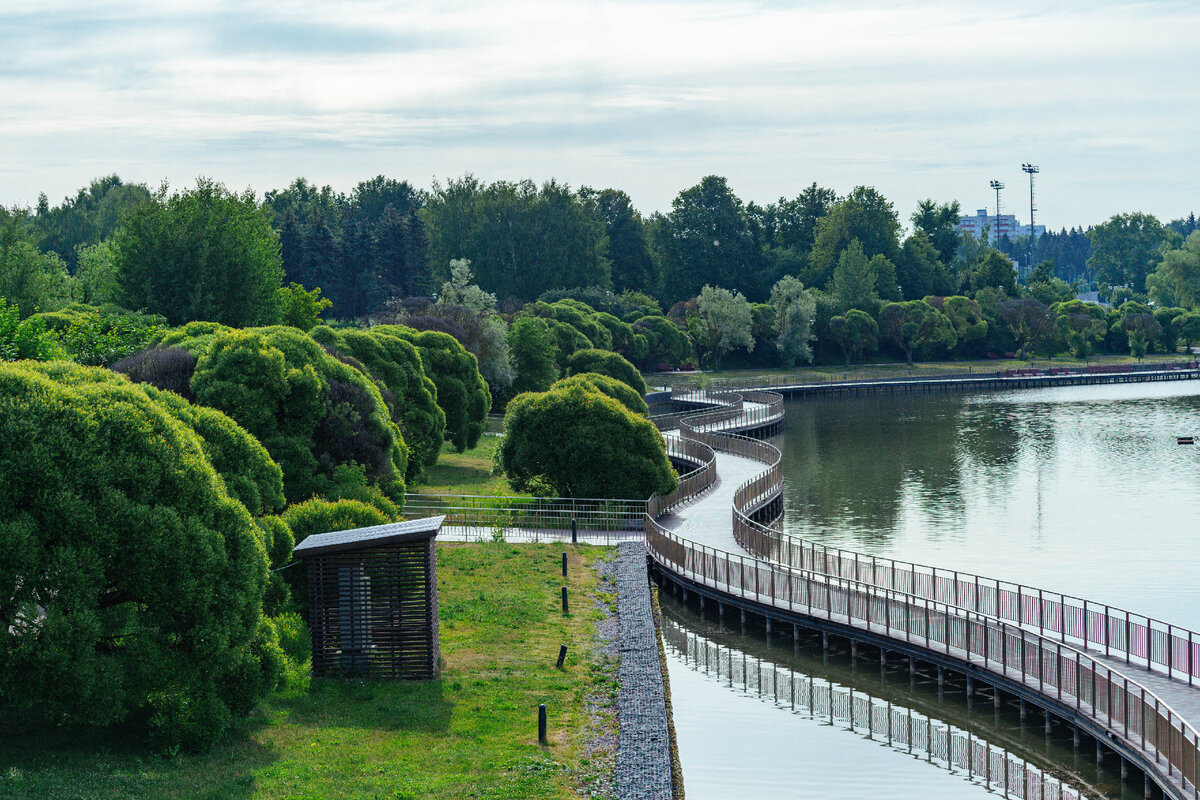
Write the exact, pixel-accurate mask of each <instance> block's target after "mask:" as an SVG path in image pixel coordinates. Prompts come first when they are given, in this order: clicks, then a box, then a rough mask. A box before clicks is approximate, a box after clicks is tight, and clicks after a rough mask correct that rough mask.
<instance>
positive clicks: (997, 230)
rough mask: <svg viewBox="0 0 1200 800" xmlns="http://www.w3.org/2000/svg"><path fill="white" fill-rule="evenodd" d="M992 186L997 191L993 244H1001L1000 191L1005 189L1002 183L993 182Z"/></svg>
mask: <svg viewBox="0 0 1200 800" xmlns="http://www.w3.org/2000/svg"><path fill="white" fill-rule="evenodd" d="M991 186H992V188H993V189H995V190H996V224H995V225H994V226H993V227H992V244H993V245H997V244H1000V190H1001V189H1003V188H1004V183H1003V182H1001V181H992V182H991Z"/></svg>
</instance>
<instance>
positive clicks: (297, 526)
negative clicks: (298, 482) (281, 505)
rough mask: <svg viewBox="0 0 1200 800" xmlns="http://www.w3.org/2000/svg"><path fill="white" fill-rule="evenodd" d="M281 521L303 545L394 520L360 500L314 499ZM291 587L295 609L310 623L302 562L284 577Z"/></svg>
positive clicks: (305, 579)
mask: <svg viewBox="0 0 1200 800" xmlns="http://www.w3.org/2000/svg"><path fill="white" fill-rule="evenodd" d="M280 519H282V520H283V522H284V523H285V524H286V525H287V527H288V529H289V530H290V531H291V532H292V538H293V539H294V540H295V542H296V544H300V543H301V542H303V541H304V540H305V539H307V538H308V537H309V536H313V535H315V534H318V533H330V532H332V531H344V530H351V529H353V528H367V527H370V526H372V525H384V524H386V523H388V522H391V521H392V519H391V518H389V517H388V515H387V514H385V513H383V512H382V511H380V510H379V509H378V508H375V507H374V506H370V505H367V504H366V503H362V502H359V501H358V500H332V501H331V500H325V499H323V498H320V497H314V498H313V499H312V500H307V501H305V502H303V503H298V504H296V505H294V506H288V508H287V510H286V511H284V512H283V514H281V515H280ZM282 574H283V575H284V577H285V580H286V581H287V582H288V584H289V585H290V586H291V599H292V604H293V607H294V608H295V609H296V610H297V611H299V612H300V613H301V615H303V617H304V619H305V620H306V621H307V619H308V573H307V572H306V571H305V566H304V562H303V560H301V562H300V563H299V564H297V565H296V566H294V567H290V568H289V569H287V570H285V571H284V572H283V573H282Z"/></svg>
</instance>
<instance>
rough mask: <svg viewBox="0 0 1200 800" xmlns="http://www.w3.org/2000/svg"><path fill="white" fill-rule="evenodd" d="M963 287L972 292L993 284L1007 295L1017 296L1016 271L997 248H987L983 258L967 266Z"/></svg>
mask: <svg viewBox="0 0 1200 800" xmlns="http://www.w3.org/2000/svg"><path fill="white" fill-rule="evenodd" d="M966 269H967V282H966V287H965V288H970V290H971V291H972V292H978V291H979V290H980V289H983V288H986V287H988V286H994V287H995V288H997V289H1000V290H1001V291H1003V292H1004V293H1005V294H1006V295H1008V296H1009V297H1016V296H1017V272H1016V268H1015V266H1014V265H1013V262H1012V261H1011V260H1009V258H1008V256H1006V255H1004V254H1003V253H1001V252H1000V251H999V250H993V249H990V248H989V249H988V251H987V252H986V253H985V254H984V256H983V258H982V259H980V260H979V261H978V262H976V263H975V264H974V265H973V266H971V267H967V268H966Z"/></svg>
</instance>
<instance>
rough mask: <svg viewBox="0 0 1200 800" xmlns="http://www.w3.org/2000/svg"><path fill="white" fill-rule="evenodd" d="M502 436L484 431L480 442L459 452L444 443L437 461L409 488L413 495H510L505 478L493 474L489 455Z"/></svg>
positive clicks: (510, 491) (492, 453)
mask: <svg viewBox="0 0 1200 800" xmlns="http://www.w3.org/2000/svg"><path fill="white" fill-rule="evenodd" d="M500 439H501V437H500V436H498V435H496V434H490V433H489V434H484V435H483V436H481V437H479V444H478V445H476V446H475V447H474V448H473V449H471V450H466V451H464V452H462V453H457V452H455V451H454V447H453V446H452V445H451V444H450V443H449V442H446V443H445V444H443V445H442V452H441V455H439V456H438V462H437V463H436V464H434V465H433V466H432V467H430V468H429V469H427V470H425V474H424V475H423V476H421V481H420V482H419V483H417V484H415V485H413V486H410V487H409V488H408V490H409V491H410V492H413V493H415V494H475V495H511V494H513V491H512V489H510V488H509V486H508V479H506V478H505V477H504V476H503V475H493V474H492V456H493V455H494V454H495V452H496V448H497V447H499V446H500Z"/></svg>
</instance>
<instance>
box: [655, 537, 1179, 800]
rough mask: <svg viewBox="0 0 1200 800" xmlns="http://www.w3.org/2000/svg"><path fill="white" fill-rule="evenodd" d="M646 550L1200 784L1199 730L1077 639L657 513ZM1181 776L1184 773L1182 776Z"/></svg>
mask: <svg viewBox="0 0 1200 800" xmlns="http://www.w3.org/2000/svg"><path fill="white" fill-rule="evenodd" d="M644 521H645V523H646V548H647V550H648V551H649V552H650V554H651V556H652V557H653V558H654V559H655V560H656V561H657V562H659V563H660V564H662V565H663V566H666V567H668V568H669V569H671V570H672V571H674V572H675V573H676V574H678V575H680V576H682V577H685V578H688V579H690V580H692V581H695V582H697V583H700V584H702V585H704V586H708V587H710V588H713V589H716V590H719V591H722V592H724V593H726V594H728V595H731V596H734V597H740V598H743V599H746V600H750V601H753V602H755V603H760V604H767V605H770V606H772V607H775V608H781V609H783V610H792V611H796V612H797V613H804V614H806V615H807V616H813V617H817V618H823V619H827V620H829V621H830V622H834V623H838V624H844V625H847V626H849V627H852V628H857V629H860V630H861V629H865V630H867V631H869V632H874V633H877V634H882V635H884V636H886V637H888V638H893V639H898V640H899V639H902V640H903V641H905V642H907V643H910V644H914V645H916V646H918V647H923V648H924V649H926V650H930V651H933V652H942V653H945V654H946V655H947V656H948V657H951V658H953V659H955V660H958V661H966V662H968V663H970V664H972V665H973V666H975V667H978V668H982V669H983V670H985V671H987V672H990V673H992V674H997V675H999V676H1001V677H1003V678H1004V679H1006V680H1012V679H1014V677H1015V678H1017V679H1019V681H1020V683H1021V684H1022V685H1024V686H1029V687H1030V688H1036V690H1037V691H1038V692H1039V693H1040V694H1042V695H1044V696H1048V697H1051V698H1054V699H1056V700H1057V702H1058V703H1060V704H1062V705H1065V706H1067V707H1071V706H1073V707H1074V709H1075V711H1076V713H1077V714H1081V715H1083V716H1085V717H1087V718H1089V719H1092V720H1093V721H1095V722H1096V723H1097V724H1098V725H1100V726H1101V727H1102V728H1103V729H1104V730H1106V731H1109V732H1111V733H1113V734H1114V735H1119V736H1120V737H1121V738H1122V739H1123V740H1124V741H1127V742H1129V743H1130V744H1131V745H1134V746H1137V747H1140V748H1141V749H1143V750H1146V751H1148V753H1149V754H1150V755H1152V756H1153V757H1154V759H1155V762H1156V763H1161V760H1163V759H1165V761H1166V765H1167V775H1168V777H1169V778H1174V779H1177V780H1179V781H1180V782H1181V785H1182V786H1183V788H1184V789H1185V790H1186V789H1187V788H1188V786H1189V785H1190V786H1191V789H1192V791H1193V792H1195V791H1196V787H1197V786H1198V785H1200V780H1198V779H1200V774H1198V772H1200V734H1198V733H1197V731H1196V729H1195V728H1194V727H1192V726H1191V725H1190V724H1188V723H1187V721H1186V720H1184V719H1183V718H1182V717H1181V716H1180V715H1179V714H1178V712H1176V711H1175V710H1174V709H1173V708H1172V707H1171V706H1170V705H1168V704H1167V703H1166V702H1164V701H1163V700H1162V699H1161V698H1159V697H1158V696H1157V695H1156V694H1154V693H1153V692H1152V691H1150V690H1149V689H1147V688H1146V687H1144V686H1142V685H1141V684H1139V683H1137V682H1136V681H1131V680H1130V679H1129V678H1128V677H1126V676H1125V675H1123V674H1121V673H1120V672H1117V671H1116V670H1114V669H1112V668H1110V667H1108V666H1107V665H1105V664H1103V663H1101V662H1098V661H1096V660H1095V659H1094V658H1092V657H1091V656H1090V655H1088V654H1087V653H1086V652H1084V651H1081V650H1077V649H1075V648H1074V647H1072V646H1071V645H1069V644H1066V643H1063V642H1060V641H1055V640H1052V639H1048V638H1046V637H1043V636H1041V635H1040V634H1037V633H1034V632H1032V631H1029V630H1026V629H1025V628H1023V627H1020V626H1014V625H1009V624H1008V623H1005V622H1003V621H1000V620H997V619H995V618H991V617H988V616H985V615H982V614H976V613H973V612H969V611H965V610H963V609H960V608H956V607H955V606H953V605H951V604H949V603H943V602H939V601H935V600H931V599H929V598H924V597H919V596H916V595H912V594H908V593H905V592H900V591H896V590H894V589H885V588H882V587H879V586H876V585H873V584H869V583H863V582H861V581H857V580H854V579H851V578H843V577H838V576H834V575H827V574H824V573H815V572H812V571H809V570H803V569H799V568H795V567H787V566H783V565H781V564H778V563H775V562H770V561H764V560H762V559H759V558H756V557H754V556H742V555H738V554H734V553H729V552H727V551H723V550H718V549H716V548H712V547H708V546H707V545H702V544H698V543H696V542H692V541H690V540H687V539H683V538H681V537H679V536H677V535H675V534H674V533H672V532H671V531H668V530H667V529H665V528H663V527H662V526H661V525H659V524H658V523H657V522H656V521H655V520H654V519H652V518H651V517H649V516H646V517H645V518H644ZM1176 774H1177V775H1178V777H1176Z"/></svg>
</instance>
